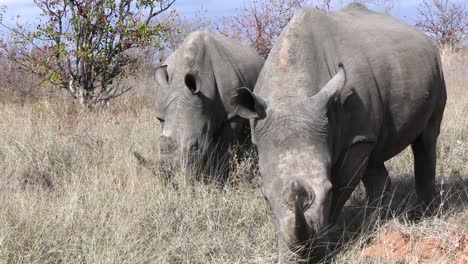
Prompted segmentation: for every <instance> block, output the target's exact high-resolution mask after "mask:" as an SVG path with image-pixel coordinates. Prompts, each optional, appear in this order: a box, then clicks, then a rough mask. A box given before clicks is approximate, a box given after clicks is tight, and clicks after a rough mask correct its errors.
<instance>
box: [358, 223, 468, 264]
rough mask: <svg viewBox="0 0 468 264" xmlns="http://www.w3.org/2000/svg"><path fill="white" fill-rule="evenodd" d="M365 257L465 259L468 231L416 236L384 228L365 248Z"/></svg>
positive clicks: (413, 260)
mask: <svg viewBox="0 0 468 264" xmlns="http://www.w3.org/2000/svg"><path fill="white" fill-rule="evenodd" d="M362 254H363V255H364V256H365V257H366V258H371V259H374V260H375V259H377V260H380V261H382V262H392V263H394V262H396V263H409V262H410V263H420V264H423V263H430V264H435V263H456V264H464V263H468V235H467V234H466V233H464V232H455V231H447V232H445V233H443V234H440V236H438V237H419V236H418V235H409V234H405V233H403V232H402V231H400V230H395V229H384V230H382V231H381V232H380V233H379V234H378V235H377V239H376V241H375V242H374V243H373V244H372V245H370V246H368V247H367V248H365V249H364V250H363V252H362Z"/></svg>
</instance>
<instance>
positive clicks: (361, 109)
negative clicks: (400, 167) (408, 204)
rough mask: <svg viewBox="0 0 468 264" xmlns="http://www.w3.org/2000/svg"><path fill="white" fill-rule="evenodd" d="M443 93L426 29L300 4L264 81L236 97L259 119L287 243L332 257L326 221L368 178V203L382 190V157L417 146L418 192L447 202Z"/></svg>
mask: <svg viewBox="0 0 468 264" xmlns="http://www.w3.org/2000/svg"><path fill="white" fill-rule="evenodd" d="M445 102H446V89H445V82H444V76H443V72H442V67H441V62H440V56H439V52H438V49H437V48H436V47H435V46H434V44H433V43H432V42H431V40H429V38H428V37H426V36H425V35H424V34H423V33H421V32H418V31H417V30H416V29H414V28H413V27H411V26H408V25H406V24H404V23H402V22H400V21H398V20H396V19H394V18H392V17H390V16H388V15H384V14H379V13H375V12H372V11H370V10H368V9H366V8H365V7H363V6H362V5H359V4H351V5H349V6H347V7H345V8H344V9H342V10H340V11H338V12H335V13H332V14H324V13H322V12H320V11H317V10H314V9H305V10H302V11H300V12H298V13H297V14H296V15H295V16H294V17H293V19H292V20H291V21H290V22H289V24H288V25H287V26H286V28H285V29H284V30H283V32H282V34H281V36H280V38H279V40H278V43H277V45H276V46H275V47H274V48H273V50H272V52H271V53H270V55H269V57H268V59H267V61H266V63H265V65H264V67H263V69H262V72H261V73H260V76H259V79H258V82H257V84H256V86H255V89H254V92H252V91H251V90H249V89H246V88H240V89H237V90H236V91H235V93H234V95H233V97H232V99H231V103H232V104H233V106H234V107H236V109H237V110H236V111H237V113H238V114H239V115H240V116H241V117H244V118H246V119H249V120H250V122H251V127H252V139H253V142H254V143H255V144H256V146H257V148H258V152H259V166H260V173H261V176H262V179H263V186H262V191H263V194H264V196H265V198H266V199H267V200H268V203H269V205H270V207H271V209H272V212H273V214H274V216H275V219H276V222H277V229H278V234H279V243H280V248H286V249H290V250H293V251H298V253H301V254H302V257H304V258H306V259H308V260H318V259H320V258H322V257H323V256H324V254H326V253H327V247H326V246H325V245H327V244H328V242H329V238H328V236H327V232H326V230H327V229H328V228H329V227H330V225H331V224H332V223H333V222H334V221H335V220H336V219H337V216H338V215H339V213H340V211H341V210H342V208H343V206H344V204H345V202H346V201H347V200H348V198H349V196H350V195H351V193H352V192H353V190H354V189H355V187H356V186H357V185H358V184H359V182H360V181H362V182H363V183H364V186H365V188H366V192H367V196H368V199H369V201H370V202H373V201H375V200H377V199H378V198H379V197H381V195H382V193H385V192H386V191H388V186H389V185H388V183H389V177H388V173H387V170H386V169H385V165H384V162H385V161H386V160H388V159H390V158H392V157H394V156H395V155H397V154H398V153H400V152H401V151H402V150H403V149H405V148H406V147H407V146H409V145H411V147H412V149H413V153H414V162H415V168H414V169H415V182H416V192H417V194H418V196H419V197H420V198H421V199H422V200H423V201H424V202H425V203H426V205H427V206H429V207H431V208H435V207H437V206H438V205H439V204H440V196H439V192H438V188H437V187H436V184H435V166H436V142H437V137H438V135H439V131H440V124H441V120H442V115H443V112H444V108H445ZM299 248H302V249H303V250H299ZM301 254H299V255H301Z"/></svg>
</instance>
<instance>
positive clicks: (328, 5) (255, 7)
mask: <svg viewBox="0 0 468 264" xmlns="http://www.w3.org/2000/svg"><path fill="white" fill-rule="evenodd" d="M357 2H360V3H362V4H364V5H374V6H383V7H385V10H386V11H388V10H390V9H391V8H392V7H393V3H394V0H361V1H357ZM342 4H343V1H339V0H335V1H332V0H249V2H248V3H247V4H246V6H245V7H243V8H241V9H238V10H237V14H235V15H233V16H229V17H223V18H222V20H221V23H220V25H217V30H218V31H219V32H221V33H222V34H225V35H227V36H230V37H233V38H237V39H241V40H243V41H246V42H248V43H249V44H251V45H252V46H254V47H255V48H256V49H257V51H258V52H259V53H260V54H261V55H262V56H264V57H267V56H268V54H269V53H270V50H271V49H272V47H273V45H274V44H275V42H276V40H277V38H278V37H279V35H280V33H281V31H282V30H283V28H284V27H285V26H286V25H287V23H288V22H289V20H291V18H292V17H293V16H294V14H295V13H296V12H297V11H298V10H299V9H302V8H304V7H313V8H316V9H319V10H322V11H324V12H329V11H332V10H335V9H336V8H338V7H341V6H342Z"/></svg>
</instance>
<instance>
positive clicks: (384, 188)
mask: <svg viewBox="0 0 468 264" xmlns="http://www.w3.org/2000/svg"><path fill="white" fill-rule="evenodd" d="M362 182H363V183H364V187H365V188H366V195H367V201H368V204H369V206H371V207H388V206H390V202H391V197H390V192H391V181H390V177H389V176H388V171H387V168H385V164H384V163H383V162H382V163H378V164H374V163H371V164H369V165H368V166H367V170H366V172H365V173H364V176H363V177H362Z"/></svg>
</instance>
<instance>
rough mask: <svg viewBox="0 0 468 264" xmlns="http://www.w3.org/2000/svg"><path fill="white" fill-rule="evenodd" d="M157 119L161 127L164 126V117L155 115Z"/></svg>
mask: <svg viewBox="0 0 468 264" xmlns="http://www.w3.org/2000/svg"><path fill="white" fill-rule="evenodd" d="M156 118H157V119H158V121H159V124H161V128H164V119H162V118H160V117H156Z"/></svg>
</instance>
